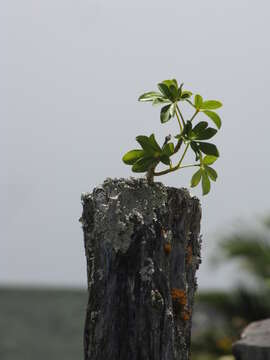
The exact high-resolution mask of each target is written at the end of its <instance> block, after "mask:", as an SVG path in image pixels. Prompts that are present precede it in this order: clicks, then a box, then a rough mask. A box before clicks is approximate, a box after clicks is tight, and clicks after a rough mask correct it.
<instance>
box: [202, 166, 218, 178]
mask: <svg viewBox="0 0 270 360" xmlns="http://www.w3.org/2000/svg"><path fill="white" fill-rule="evenodd" d="M205 170H206V172H207V174H208V176H209V177H210V179H211V180H213V181H216V180H217V177H218V174H217V172H216V170H215V169H213V168H212V167H210V166H207V165H206V166H205Z"/></svg>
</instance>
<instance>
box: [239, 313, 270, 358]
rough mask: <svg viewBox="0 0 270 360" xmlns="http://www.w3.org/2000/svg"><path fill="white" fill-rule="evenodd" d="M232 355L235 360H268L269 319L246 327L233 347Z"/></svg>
mask: <svg viewBox="0 0 270 360" xmlns="http://www.w3.org/2000/svg"><path fill="white" fill-rule="evenodd" d="M233 354H234V356H235V357H236V360H270V319H267V320H262V321H256V322H253V323H251V324H250V325H248V326H247V327H246V329H245V330H244V331H243V333H242V335H241V340H239V341H237V342H236V343H235V344H234V345H233Z"/></svg>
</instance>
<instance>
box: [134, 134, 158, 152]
mask: <svg viewBox="0 0 270 360" xmlns="http://www.w3.org/2000/svg"><path fill="white" fill-rule="evenodd" d="M136 140H137V141H138V143H139V144H140V145H141V147H142V148H143V150H145V152H146V153H147V154H149V155H152V156H153V155H154V153H155V151H156V150H155V149H154V148H153V145H152V144H151V141H150V140H149V138H148V136H145V135H139V136H137V137H136Z"/></svg>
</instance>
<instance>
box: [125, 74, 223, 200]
mask: <svg viewBox="0 0 270 360" xmlns="http://www.w3.org/2000/svg"><path fill="white" fill-rule="evenodd" d="M183 85H184V84H183V83H182V84H180V85H178V82H177V81H176V80H175V79H171V80H164V81H162V82H161V83H159V84H158V85H157V87H158V90H159V91H150V92H146V93H144V94H142V95H141V96H140V97H139V101H141V102H151V103H152V104H153V105H160V106H161V109H160V121H161V123H162V124H165V123H167V122H168V121H170V120H171V119H173V118H177V121H178V124H179V133H178V134H176V135H175V136H174V138H175V139H176V141H177V143H176V144H174V142H171V141H170V140H168V138H166V139H165V142H164V144H163V145H162V146H160V145H159V144H158V143H157V141H156V139H155V136H154V134H152V135H150V136H145V135H140V136H137V137H136V140H137V142H138V143H139V145H140V146H141V148H140V149H135V150H131V151H129V152H127V153H126V154H125V155H124V156H123V161H124V163H125V164H127V165H131V166H132V171H133V172H147V178H148V179H150V181H152V180H153V178H154V176H161V175H164V174H167V173H170V172H173V171H176V170H179V169H181V168H184V167H192V166H198V167H199V170H197V171H196V172H195V173H194V175H193V176H192V179H191V187H194V186H197V185H198V184H199V183H200V182H201V184H202V190H203V194H204V195H205V194H207V193H209V191H210V187H211V186H210V181H216V179H217V172H216V171H215V170H214V169H213V168H212V167H211V166H210V165H212V164H213V163H214V162H215V161H216V160H217V158H218V157H219V151H218V149H217V147H216V145H215V144H213V143H211V142H209V141H208V140H210V139H212V138H213V137H214V136H215V135H216V133H217V131H218V130H219V129H220V128H221V119H220V116H219V115H218V114H217V113H216V111H214V110H216V109H218V108H220V107H221V106H222V103H221V102H220V101H218V100H204V99H203V98H202V96H201V95H199V94H196V95H194V96H193V93H192V92H191V91H188V90H184V89H183ZM182 102H187V103H188V104H190V105H191V106H192V107H193V108H194V114H193V116H192V117H191V118H190V119H187V120H185V119H184V117H183V114H182V112H181V110H180V107H181V103H182ZM199 113H202V114H204V115H206V117H205V119H204V121H200V122H198V123H197V124H194V119H195V117H196V116H197V115H198V114H199ZM206 119H208V120H210V121H211V122H212V123H213V124H214V125H215V128H213V127H210V126H209V124H208V122H207V121H206ZM182 148H184V150H183V154H182V156H181V157H180V160H179V161H178V163H177V164H176V165H173V164H172V159H171V157H172V156H173V155H175V154H176V153H178V152H179V151H181V150H182ZM188 148H190V149H191V150H192V151H193V153H194V155H195V161H196V162H197V163H195V164H192V165H183V164H182V162H183V159H184V157H185V155H186V152H187V150H188ZM159 163H162V164H164V165H167V166H168V168H167V169H165V170H163V171H160V172H157V171H156V167H157V166H158V164H159Z"/></svg>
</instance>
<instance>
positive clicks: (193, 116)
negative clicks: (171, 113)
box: [190, 109, 200, 121]
mask: <svg viewBox="0 0 270 360" xmlns="http://www.w3.org/2000/svg"><path fill="white" fill-rule="evenodd" d="M199 112H200V110H198V109H197V110H196V111H195V113H194V114H193V115H192V117H191V119H190V121H192V120H193V119H194V118H195V116H196V115H197V114H198V113H199Z"/></svg>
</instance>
